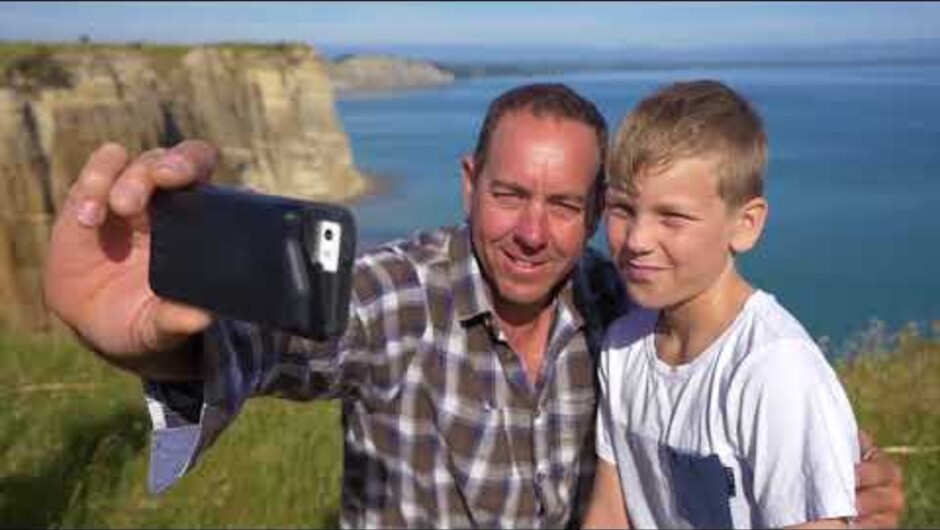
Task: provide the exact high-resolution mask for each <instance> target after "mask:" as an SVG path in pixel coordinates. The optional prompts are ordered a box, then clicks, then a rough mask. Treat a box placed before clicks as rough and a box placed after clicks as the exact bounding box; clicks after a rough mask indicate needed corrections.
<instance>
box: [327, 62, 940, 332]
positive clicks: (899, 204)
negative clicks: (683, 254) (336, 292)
mask: <svg viewBox="0 0 940 530" xmlns="http://www.w3.org/2000/svg"><path fill="white" fill-rule="evenodd" d="M697 78H713V79H720V80H722V81H724V82H726V83H729V84H730V85H731V86H733V87H734V88H735V89H737V90H739V91H740V92H742V93H743V94H745V95H746V96H748V97H749V98H750V99H751V100H752V101H753V102H754V104H755V105H756V106H757V108H758V109H759V110H760V112H761V113H762V115H763V117H764V120H765V124H766V127H767V130H768V133H769V137H770V153H771V154H770V167H769V171H768V178H767V195H768V198H769V200H770V205H771V213H770V219H769V222H768V226H767V228H766V230H765V232H764V235H763V237H762V240H761V242H760V244H759V245H758V247H757V249H755V250H754V251H753V252H751V253H750V254H748V255H746V256H744V257H743V259H742V260H741V263H740V267H741V269H742V270H743V272H744V273H745V275H746V276H747V277H748V278H749V279H751V280H752V282H753V283H755V284H756V285H758V286H760V287H761V288H763V289H765V290H767V291H770V292H772V293H774V294H775V295H776V296H777V298H778V300H780V301H781V302H782V303H783V304H784V306H786V307H787V308H789V309H790V310H791V311H793V312H794V313H795V314H796V315H797V316H798V317H799V318H800V319H801V321H802V322H803V323H804V325H805V326H806V327H807V329H808V330H809V331H810V333H811V334H812V335H813V336H814V337H816V338H820V337H823V336H826V337H829V338H830V340H832V341H833V342H834V343H836V344H838V343H840V342H841V341H843V340H845V339H846V338H847V337H849V336H850V335H851V334H853V333H855V332H858V331H860V330H862V329H863V328H865V327H866V326H867V325H868V324H869V322H870V320H871V319H878V320H881V321H882V322H884V323H885V324H886V325H887V327H888V329H889V330H890V329H897V328H898V327H900V326H901V325H903V324H905V323H907V322H917V323H920V324H921V325H922V329H925V327H926V326H928V325H929V323H930V322H932V321H935V320H940V273H938V270H937V269H938V265H940V244H938V243H940V237H938V236H940V219H938V217H937V213H938V210H940V65H935V64H934V65H878V66H845V67H834V66H826V67H774V68H739V69H731V68H728V69H707V70H706V69H701V70H693V69H684V70H683V69H677V70H662V71H633V72H630V71H622V72H591V73H577V74H565V75H558V76H551V77H545V76H537V77H512V76H506V77H489V78H477V79H469V80H461V81H458V82H457V83H454V84H452V85H449V86H446V87H442V88H432V89H419V90H406V91H397V92H389V93H383V94H373V95H368V96H362V95H360V96H347V97H343V98H341V99H340V100H339V101H338V112H339V116H340V119H341V121H342V123H343V125H344V127H345V128H346V131H347V133H348V134H349V135H350V138H351V141H352V149H353V156H354V159H355V161H356V164H357V166H358V167H359V168H360V169H361V170H362V171H364V172H366V173H368V174H372V175H378V176H379V177H380V178H381V179H383V181H385V182H386V183H387V184H388V190H387V191H386V192H384V193H383V194H381V195H378V196H375V197H370V198H367V199H364V200H363V201H361V202H359V203H357V204H356V205H355V206H354V207H353V210H354V212H355V213H356V216H357V221H358V223H359V227H360V245H361V248H362V247H367V246H370V245H372V244H374V243H376V242H379V241H384V240H387V239H391V238H397V237H404V236H407V235H408V234H410V233H411V232H413V231H414V230H417V229H419V228H422V227H431V226H438V225H444V224H453V223H457V222H459V221H460V220H461V219H463V209H462V208H463V206H462V203H461V199H460V187H459V182H460V181H459V179H460V171H459V163H458V161H459V158H460V157H461V156H462V155H463V154H465V153H467V152H469V151H470V150H471V149H472V147H473V144H474V142H475V140H476V133H477V129H478V127H479V125H480V123H481V121H482V119H483V116H484V113H485V111H486V106H487V104H488V103H489V101H490V100H491V99H492V98H494V97H495V96H496V95H498V94H499V93H501V92H502V91H504V90H506V89H507V88H510V87H512V86H514V85H517V84H520V83H526V82H531V81H536V80H538V81H543V80H544V81H561V82H564V83H567V84H569V85H570V86H572V87H573V88H575V89H576V90H578V91H580V92H581V93H582V94H584V95H586V96H587V97H589V98H591V99H592V100H594V101H595V102H596V103H597V104H598V106H599V107H600V109H601V111H602V112H603V113H604V115H605V116H606V117H607V119H608V121H609V123H610V125H611V129H612V130H613V129H616V126H617V124H618V123H619V121H620V119H621V118H622V117H623V115H624V114H625V113H626V112H627V111H628V110H629V109H630V107H631V106H632V105H634V104H635V103H636V102H637V101H638V100H639V99H640V98H641V97H643V96H644V95H646V94H648V93H649V92H651V91H652V90H654V89H655V88H656V87H658V86H660V85H662V84H664V83H668V82H671V81H676V80H683V79H697ZM592 244H593V245H595V246H597V247H598V248H604V247H605V246H606V241H605V240H604V238H603V235H602V234H601V233H600V231H599V234H598V236H597V237H595V238H594V240H593V241H592Z"/></svg>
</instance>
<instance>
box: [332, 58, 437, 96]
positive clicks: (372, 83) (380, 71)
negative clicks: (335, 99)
mask: <svg viewBox="0 0 940 530" xmlns="http://www.w3.org/2000/svg"><path fill="white" fill-rule="evenodd" d="M328 70H329V75H330V79H331V81H332V82H333V87H334V88H335V89H336V90H337V91H342V92H346V91H366V90H388V89H395V88H411V87H425V86H437V85H444V84H448V83H452V82H454V74H453V73H452V72H449V71H447V70H445V69H443V68H440V67H439V66H437V65H435V64H432V63H429V62H422V61H416V60H412V59H403V58H398V57H392V56H388V55H354V56H351V57H347V58H344V59H340V60H337V61H335V62H333V63H331V64H330V65H329V66H328Z"/></svg>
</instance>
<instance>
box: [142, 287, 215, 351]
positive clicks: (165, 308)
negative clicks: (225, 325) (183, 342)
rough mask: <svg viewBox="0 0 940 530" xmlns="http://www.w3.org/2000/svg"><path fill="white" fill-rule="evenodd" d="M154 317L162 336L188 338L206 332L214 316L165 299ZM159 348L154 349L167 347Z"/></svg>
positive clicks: (161, 346)
mask: <svg viewBox="0 0 940 530" xmlns="http://www.w3.org/2000/svg"><path fill="white" fill-rule="evenodd" d="M154 317H155V323H156V327H157V329H158V330H159V332H160V334H161V335H166V336H167V337H173V336H175V337H188V336H189V335H193V334H195V333H199V332H201V331H203V330H205V329H206V328H207V327H209V324H210V323H211V322H212V315H211V314H210V313H208V312H207V311H205V310H203V309H199V308H198V307H193V306H189V305H185V304H180V303H176V302H172V301H170V300H165V299H161V300H160V302H159V305H158V306H157V309H156V314H155V315H154ZM160 340H162V339H160ZM170 340H174V339H170ZM158 342H160V341H158ZM158 346H159V347H157V348H154V349H157V350H160V349H164V346H165V345H163V344H158Z"/></svg>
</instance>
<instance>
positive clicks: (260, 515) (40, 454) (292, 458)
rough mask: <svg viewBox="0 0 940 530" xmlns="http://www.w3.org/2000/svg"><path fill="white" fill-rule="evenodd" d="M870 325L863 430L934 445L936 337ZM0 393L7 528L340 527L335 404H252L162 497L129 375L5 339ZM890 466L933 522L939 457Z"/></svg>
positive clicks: (862, 370) (857, 358)
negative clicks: (150, 477)
mask: <svg viewBox="0 0 940 530" xmlns="http://www.w3.org/2000/svg"><path fill="white" fill-rule="evenodd" d="M874 329H875V333H872V332H871V330H867V331H866V333H867V334H864V336H865V337H867V338H866V342H865V343H864V344H865V346H864V347H865V348H867V349H866V350H864V351H859V352H855V354H854V355H847V356H845V357H844V358H842V359H841V360H840V361H838V362H837V363H836V364H837V369H838V370H839V372H840V375H841V377H842V379H843V382H844V383H845V385H846V387H847V389H848V392H849V395H850V397H851V399H852V402H853V405H854V407H855V410H856V414H857V415H858V418H859V423H860V425H862V426H863V428H864V429H865V430H867V431H868V432H870V433H872V434H873V435H874V436H875V439H876V440H877V441H878V444H879V445H880V446H882V447H886V448H889V449H890V448H898V447H902V448H904V447H927V446H937V445H940V384H938V381H940V340H938V335H940V333H938V330H934V331H933V335H932V336H931V337H921V336H920V335H919V334H917V333H913V332H912V331H911V330H907V331H905V332H904V333H901V334H900V335H897V336H894V337H891V336H888V335H887V334H886V333H885V332H884V330H883V328H878V327H877V326H874ZM873 336H874V337H875V338H876V339H877V340H872V337H873ZM0 398H2V400H3V402H4V406H3V407H2V408H0V528H22V527H32V528H61V527H97V528H105V527H108V528H110V527H118V528H182V527H188V528H230V527H239V528H246V527H251V528H270V527H275V528H300V527H304V528H310V527H314V528H316V527H335V526H336V525H337V521H338V509H339V494H340V492H339V487H340V478H341V473H342V470H341V465H342V449H341V443H342V439H341V432H340V418H339V409H338V407H337V405H336V404H335V403H307V404H294V403H286V402H280V401H276V400H268V399H262V400H256V401H255V402H252V403H249V405H248V406H247V407H246V409H245V410H244V412H243V416H242V417H241V418H240V419H239V421H237V422H236V423H235V424H234V425H233V426H232V427H231V428H230V429H229V431H227V432H226V433H225V434H224V435H223V436H222V437H221V438H220V439H219V441H218V443H217V445H216V446H215V447H214V448H213V450H212V451H210V452H208V453H207V454H206V455H205V457H204V459H203V461H202V462H201V463H200V464H199V465H198V466H197V467H196V469H194V470H193V471H192V472H191V473H190V474H189V475H187V476H186V477H185V478H184V479H182V480H181V481H180V482H179V483H177V485H176V486H174V487H173V488H171V489H170V490H169V491H167V492H166V493H164V494H163V495H162V496H159V497H154V496H151V495H150V494H149V493H148V492H147V490H146V473H147V457H148V448H147V446H148V443H149V420H148V419H147V416H146V412H145V410H144V405H143V402H142V398H141V395H140V392H139V382H138V381H137V380H136V379H135V378H134V377H132V376H130V375H128V374H125V373H122V372H119V371H116V370H113V369H111V368H109V367H107V366H106V365H105V364H104V363H103V362H101V361H99V360H97V359H96V358H95V357H94V355H93V354H91V353H89V352H88V351H86V350H84V349H83V348H81V347H80V346H78V345H76V344H75V343H74V342H73V341H72V340H71V339H66V338H61V337H49V336H40V337H30V338H23V337H17V336H12V335H3V334H0ZM892 458H894V460H895V461H896V462H898V463H899V464H900V465H901V466H902V467H903V469H904V474H905V490H906V495H907V506H908V509H907V511H906V513H905V516H904V520H903V522H902V524H903V526H904V527H910V528H928V527H936V526H937V525H938V524H940V453H936V452H934V453H915V454H902V453H894V454H893V455H892Z"/></svg>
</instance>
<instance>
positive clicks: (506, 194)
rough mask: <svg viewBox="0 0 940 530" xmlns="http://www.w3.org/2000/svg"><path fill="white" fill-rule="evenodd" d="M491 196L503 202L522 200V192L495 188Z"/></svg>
mask: <svg viewBox="0 0 940 530" xmlns="http://www.w3.org/2000/svg"><path fill="white" fill-rule="evenodd" d="M493 197H494V198H495V199H496V200H497V201H499V202H500V203H504V204H516V203H518V202H520V201H521V200H522V194H520V193H519V192H515V191H508V190H495V191H493Z"/></svg>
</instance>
